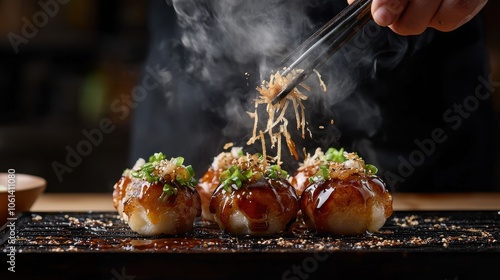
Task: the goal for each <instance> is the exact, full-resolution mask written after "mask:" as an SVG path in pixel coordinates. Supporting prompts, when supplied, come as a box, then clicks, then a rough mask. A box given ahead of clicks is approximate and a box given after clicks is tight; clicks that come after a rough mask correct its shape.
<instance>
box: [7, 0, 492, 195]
mask: <svg viewBox="0 0 500 280" xmlns="http://www.w3.org/2000/svg"><path fill="white" fill-rule="evenodd" d="M39 2H40V3H46V4H45V6H44V7H42V6H41V5H40V4H39ZM147 10H148V1H133V0H120V1H119V0H102V1H99V0H59V1H57V0H42V1H35V0H0V35H1V36H0V59H1V63H0V172H6V171H7V170H8V169H9V168H14V169H15V170H16V172H17V173H28V174H34V175H38V176H42V177H44V178H46V180H47V182H48V186H47V190H46V191H47V192H111V191H112V188H113V184H114V183H115V182H116V181H117V180H118V179H119V177H120V175H121V173H122V171H123V170H124V169H125V168H127V167H129V166H127V161H128V150H129V127H130V126H129V124H130V114H124V113H123V112H120V113H118V112H117V111H116V110H115V109H113V108H114V105H113V102H115V105H116V104H117V103H116V102H120V103H119V104H124V103H126V102H127V100H128V99H127V98H128V97H130V95H131V93H132V91H133V88H134V87H135V86H136V82H137V78H138V77H139V73H140V71H141V67H142V63H143V61H144V60H145V58H146V54H147V48H148V40H149V38H148V30H147ZM499 14H500V3H499V1H489V3H488V4H487V6H486V7H485V9H484V10H483V13H482V15H483V16H484V21H485V27H486V33H487V42H488V48H489V52H490V57H491V72H492V80H493V81H494V82H497V83H496V85H497V86H496V87H495V90H496V91H495V92H494V94H493V98H494V103H495V110H496V112H497V113H496V119H497V122H496V123H497V125H496V131H497V133H498V135H499V136H500V125H499V123H500V98H499V97H498V92H497V91H500V87H499V86H498V83H500V33H499V32H498V30H500V29H499V28H500V20H499V19H498V15H499ZM497 146H498V149H497V150H496V151H492V153H494V154H491V155H485V156H495V157H496V158H499V159H500V143H498V144H497ZM495 170H497V171H500V165H499V166H497V167H496V168H495ZM497 177H498V178H497V182H496V184H497V186H498V185H500V172H497ZM497 188H498V187H497Z"/></svg>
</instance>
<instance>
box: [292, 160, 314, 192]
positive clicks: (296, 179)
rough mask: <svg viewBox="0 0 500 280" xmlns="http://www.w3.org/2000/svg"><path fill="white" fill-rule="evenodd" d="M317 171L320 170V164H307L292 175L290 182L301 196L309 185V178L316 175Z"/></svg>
mask: <svg viewBox="0 0 500 280" xmlns="http://www.w3.org/2000/svg"><path fill="white" fill-rule="evenodd" d="M316 172H318V166H307V167H302V168H300V169H298V170H297V171H296V172H295V174H294V175H293V176H292V177H291V181H290V183H291V184H292V186H293V187H294V188H295V191H297V194H298V195H299V196H301V195H302V193H303V192H304V190H305V189H306V188H307V186H309V184H310V182H309V178H311V177H312V176H314V174H316Z"/></svg>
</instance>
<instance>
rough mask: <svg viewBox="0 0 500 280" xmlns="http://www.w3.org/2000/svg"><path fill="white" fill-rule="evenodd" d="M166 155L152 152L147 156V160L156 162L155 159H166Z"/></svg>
mask: <svg viewBox="0 0 500 280" xmlns="http://www.w3.org/2000/svg"><path fill="white" fill-rule="evenodd" d="M166 158H167V157H166V156H165V155H164V154H163V153H162V152H160V153H154V154H153V155H152V156H150V157H149V162H151V163H152V162H157V161H162V160H164V159H166Z"/></svg>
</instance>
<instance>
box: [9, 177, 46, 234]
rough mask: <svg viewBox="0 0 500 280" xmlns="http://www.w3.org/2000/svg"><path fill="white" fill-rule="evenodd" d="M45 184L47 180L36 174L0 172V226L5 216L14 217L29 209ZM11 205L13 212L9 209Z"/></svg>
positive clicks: (43, 189) (42, 190)
mask: <svg viewBox="0 0 500 280" xmlns="http://www.w3.org/2000/svg"><path fill="white" fill-rule="evenodd" d="M9 175H10V178H9ZM13 175H14V176H15V177H14V178H13ZM9 179H11V180H10V181H9ZM12 179H13V180H12ZM46 186H47V181H46V180H45V179H44V178H41V177H38V176H33V175H28V174H19V173H13V174H9V173H0V227H1V226H2V225H3V224H5V223H6V222H7V218H11V217H12V218H14V217H15V215H17V214H18V213H21V212H25V211H29V210H30V208H31V206H33V203H35V201H36V200H37V198H38V197H39V196H40V194H42V193H43V192H44V191H45V188H46ZM12 190H15V192H13V191H12ZM9 195H11V197H9ZM12 195H14V197H13V196H12ZM13 198H14V199H13ZM9 199H10V200H9ZM9 203H10V205H9ZM12 206H14V209H13V212H11V211H9V210H11V208H12ZM13 215H14V216H13Z"/></svg>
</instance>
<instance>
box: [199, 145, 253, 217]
mask: <svg viewBox="0 0 500 280" xmlns="http://www.w3.org/2000/svg"><path fill="white" fill-rule="evenodd" d="M242 155H243V149H242V148H241V147H232V148H231V150H230V151H229V152H222V153H220V154H218V155H217V156H216V157H215V158H214V160H213V162H212V165H210V167H209V168H208V170H207V172H205V174H204V175H203V176H202V177H201V179H200V180H199V181H198V184H197V186H196V190H197V191H198V193H199V194H200V198H201V217H202V219H203V220H205V221H211V222H215V219H214V215H213V214H212V213H210V210H209V207H210V200H211V199H212V194H213V193H214V191H215V189H216V188H217V187H218V186H219V185H220V180H219V177H220V175H221V173H222V172H223V171H224V170H226V169H228V168H229V167H231V166H232V165H234V164H236V160H237V159H238V158H239V157H241V156H242Z"/></svg>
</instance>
